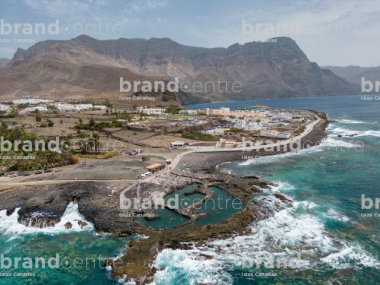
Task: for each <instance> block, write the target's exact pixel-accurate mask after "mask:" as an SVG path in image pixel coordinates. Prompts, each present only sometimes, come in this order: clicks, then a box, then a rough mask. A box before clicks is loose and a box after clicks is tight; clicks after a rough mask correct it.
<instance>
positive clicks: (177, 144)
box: [171, 141, 185, 148]
mask: <svg viewBox="0 0 380 285" xmlns="http://www.w3.org/2000/svg"><path fill="white" fill-rule="evenodd" d="M171 145H172V148H183V146H184V145H185V143H184V142H181V141H175V142H172V143H171Z"/></svg>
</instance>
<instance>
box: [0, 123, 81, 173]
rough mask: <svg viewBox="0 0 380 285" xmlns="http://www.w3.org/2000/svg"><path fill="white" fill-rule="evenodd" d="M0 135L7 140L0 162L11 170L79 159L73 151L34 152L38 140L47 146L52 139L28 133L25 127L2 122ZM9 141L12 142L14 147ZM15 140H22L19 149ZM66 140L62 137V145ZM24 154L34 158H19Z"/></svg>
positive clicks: (37, 167) (61, 163)
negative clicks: (10, 125)
mask: <svg viewBox="0 0 380 285" xmlns="http://www.w3.org/2000/svg"><path fill="white" fill-rule="evenodd" d="M0 137H3V139H4V142H5V143H4V145H3V146H2V148H1V149H0V157H1V159H0V164H1V165H3V166H5V167H8V168H9V169H10V170H33V169H34V170H37V169H42V168H47V167H59V166H62V165H69V164H75V163H78V161H79V160H78V158H77V157H75V156H74V155H73V153H72V152H71V151H68V152H62V153H57V152H52V151H49V150H45V151H42V150H39V151H36V152H34V146H35V143H36V140H41V141H44V142H45V145H46V146H47V145H48V143H49V141H51V140H52V139H46V140H43V139H42V138H40V137H38V136H37V135H35V134H28V133H26V132H25V131H24V129H23V128H17V127H16V128H14V129H8V126H7V124H5V123H2V124H1V128H0ZM7 141H9V142H10V143H11V144H12V148H11V147H10V145H9V143H8V142H7ZM15 141H20V142H21V143H20V144H18V146H17V149H16V145H15ZM27 141H30V142H31V143H32V146H33V147H31V146H30V144H29V143H26V142H27ZM64 141H65V139H64V138H60V145H62V144H63V142H64ZM53 147H54V144H53ZM23 156H29V157H34V159H22V158H18V157H23Z"/></svg>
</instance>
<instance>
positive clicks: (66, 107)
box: [57, 103, 105, 111]
mask: <svg viewBox="0 0 380 285" xmlns="http://www.w3.org/2000/svg"><path fill="white" fill-rule="evenodd" d="M104 107H105V106H104ZM57 109H58V110H60V111H81V110H89V109H92V104H77V105H73V104H62V103H58V104H57Z"/></svg>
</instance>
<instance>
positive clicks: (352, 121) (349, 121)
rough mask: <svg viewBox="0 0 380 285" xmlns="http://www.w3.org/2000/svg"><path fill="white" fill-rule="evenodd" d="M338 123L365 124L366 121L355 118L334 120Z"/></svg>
mask: <svg viewBox="0 0 380 285" xmlns="http://www.w3.org/2000/svg"><path fill="white" fill-rule="evenodd" d="M336 121H337V122H338V123H341V124H366V122H362V121H355V120H346V119H340V120H336Z"/></svg>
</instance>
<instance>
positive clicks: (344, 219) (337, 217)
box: [323, 209, 350, 222]
mask: <svg viewBox="0 0 380 285" xmlns="http://www.w3.org/2000/svg"><path fill="white" fill-rule="evenodd" d="M323 215H324V216H325V217H326V218H329V219H332V220H336V221H340V222H348V221H349V220H350V218H349V217H347V216H345V215H343V214H341V213H338V212H337V211H335V210H333V209H329V210H328V211H327V213H324V214H323Z"/></svg>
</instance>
